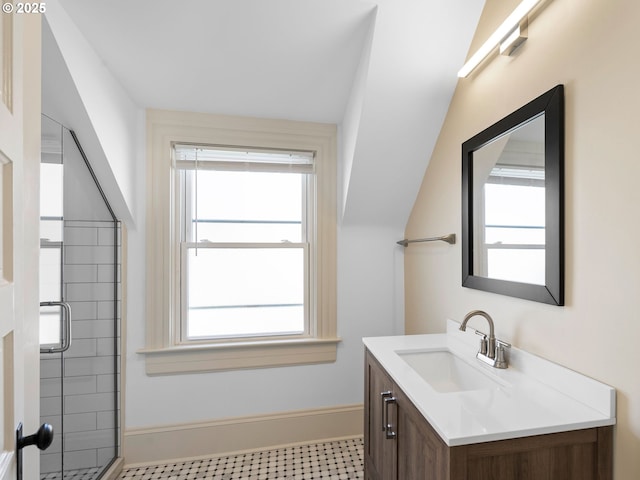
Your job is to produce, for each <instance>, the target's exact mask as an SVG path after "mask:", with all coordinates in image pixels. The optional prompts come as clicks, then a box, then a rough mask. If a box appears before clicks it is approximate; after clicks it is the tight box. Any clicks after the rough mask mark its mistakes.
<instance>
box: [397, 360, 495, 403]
mask: <svg viewBox="0 0 640 480" xmlns="http://www.w3.org/2000/svg"><path fill="white" fill-rule="evenodd" d="M397 353H398V355H399V356H400V358H402V359H403V360H404V361H405V362H407V364H409V366H410V367H411V368H413V370H415V371H416V373H417V374H418V375H420V376H421V377H422V378H423V379H424V380H425V381H426V382H427V383H428V384H429V385H431V387H433V389H434V390H436V391H437V392H441V393H447V392H464V391H468V390H486V389H493V388H498V387H500V384H498V383H497V382H495V381H494V380H493V379H491V378H490V377H489V376H487V375H485V374H484V373H483V372H482V371H481V370H478V369H475V368H473V367H472V366H471V365H468V364H467V363H465V362H463V361H462V360H460V359H459V358H458V357H456V356H455V355H453V354H452V353H451V352H449V351H448V350H438V351H428V352H397Z"/></svg>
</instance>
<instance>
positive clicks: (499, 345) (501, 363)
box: [494, 338, 511, 368]
mask: <svg viewBox="0 0 640 480" xmlns="http://www.w3.org/2000/svg"><path fill="white" fill-rule="evenodd" d="M505 347H506V348H511V344H510V343H507V342H503V341H502V340H498V339H497V338H496V361H495V364H494V367H496V368H507V367H508V366H509V364H508V362H507V359H506V358H504V349H505Z"/></svg>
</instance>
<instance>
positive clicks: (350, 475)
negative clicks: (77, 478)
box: [119, 438, 364, 480]
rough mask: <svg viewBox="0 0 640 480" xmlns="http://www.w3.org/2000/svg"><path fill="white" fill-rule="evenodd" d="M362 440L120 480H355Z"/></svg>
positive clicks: (126, 473)
mask: <svg viewBox="0 0 640 480" xmlns="http://www.w3.org/2000/svg"><path fill="white" fill-rule="evenodd" d="M363 463H364V460H363V445H362V438H355V439H349V440H340V441H335V442H328V443H318V444H313V445H301V446H295V447H287V448H280V449H277V450H267V451H260V452H253V453H245V454H240V455H234V456H230V457H216V458H208V459H200V460H190V461H185V462H176V463H170V464H164V465H153V466H146V467H131V468H126V469H125V470H123V471H122V473H121V474H120V477H119V480H156V479H158V480H196V479H198V480H199V479H208V480H355V479H360V478H364V473H363Z"/></svg>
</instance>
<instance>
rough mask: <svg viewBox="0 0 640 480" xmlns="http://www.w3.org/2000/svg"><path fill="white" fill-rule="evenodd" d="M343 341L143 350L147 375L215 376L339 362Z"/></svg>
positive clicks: (248, 343) (266, 342)
mask: <svg viewBox="0 0 640 480" xmlns="http://www.w3.org/2000/svg"><path fill="white" fill-rule="evenodd" d="M340 341H341V340H340V338H311V339H296V340H273V341H268V340H267V341H265V340H261V341H259V342H241V343H220V344H215V345H213V344H207V345H201V344H200V345H177V346H173V347H164V348H144V349H142V350H138V352H137V353H140V354H143V355H144V356H145V362H146V372H147V375H172V374H179V373H202V372H216V371H221V370H238V369H248V368H266V367H281V366H287V365H309V364H314V363H330V362H335V361H336V351H337V347H338V343H339V342H340Z"/></svg>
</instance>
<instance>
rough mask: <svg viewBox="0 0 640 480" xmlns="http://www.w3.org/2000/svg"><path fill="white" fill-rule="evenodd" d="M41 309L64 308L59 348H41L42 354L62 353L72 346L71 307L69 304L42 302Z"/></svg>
mask: <svg viewBox="0 0 640 480" xmlns="http://www.w3.org/2000/svg"><path fill="white" fill-rule="evenodd" d="M40 306H41V307H62V311H63V312H64V314H63V315H62V318H63V320H62V338H61V339H60V346H59V347H45V348H40V353H61V352H66V351H67V350H69V347H70V346H71V307H70V306H69V304H68V303H67V302H40Z"/></svg>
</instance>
